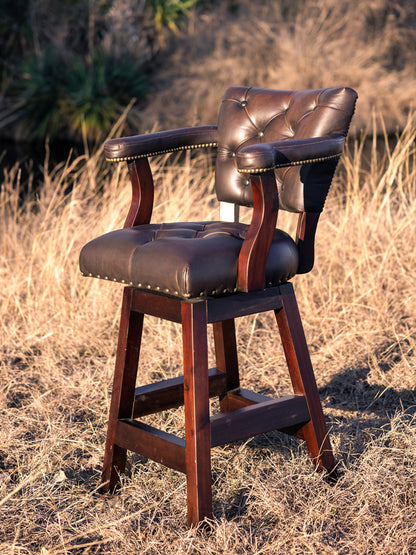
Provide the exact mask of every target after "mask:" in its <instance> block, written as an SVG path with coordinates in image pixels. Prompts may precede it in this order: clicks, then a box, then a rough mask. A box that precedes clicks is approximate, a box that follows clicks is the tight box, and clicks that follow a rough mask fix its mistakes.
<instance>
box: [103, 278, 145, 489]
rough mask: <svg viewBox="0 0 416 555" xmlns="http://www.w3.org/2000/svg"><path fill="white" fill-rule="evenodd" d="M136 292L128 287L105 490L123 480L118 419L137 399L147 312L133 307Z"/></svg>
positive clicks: (123, 455)
mask: <svg viewBox="0 0 416 555" xmlns="http://www.w3.org/2000/svg"><path fill="white" fill-rule="evenodd" d="M133 296H134V289H132V288H130V287H125V289H124V293H123V303H122V308H121V317H120V328H119V335H118V346H117V354H116V365H115V372H114V381H113V391H112V395H111V404H110V414H109V419H108V428H107V441H106V446H105V452H104V463H103V472H102V478H101V479H102V484H103V485H102V487H101V491H102V492H103V493H105V492H108V491H114V489H115V488H116V487H117V485H118V484H119V481H120V474H121V473H122V472H124V470H125V466H126V455H127V452H126V449H122V448H121V447H119V446H118V445H116V444H115V443H114V442H115V438H116V429H117V421H118V420H119V419H120V418H131V416H132V409H133V403H134V390H135V386H136V376H137V366H138V362H139V354H140V344H141V336H142V330H143V314H142V313H139V312H132V311H131V305H132V300H133Z"/></svg>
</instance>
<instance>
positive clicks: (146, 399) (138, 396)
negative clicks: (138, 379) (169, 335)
mask: <svg viewBox="0 0 416 555" xmlns="http://www.w3.org/2000/svg"><path fill="white" fill-rule="evenodd" d="M208 377H209V396H210V397H215V396H217V395H223V394H224V393H225V391H226V374H225V372H218V369H217V368H210V369H209V370H208ZM183 403H184V394H183V376H179V377H177V378H171V379H169V380H163V381H160V382H156V383H152V384H149V385H144V386H141V387H137V388H136V391H135V398H134V408H133V418H137V417H138V416H145V415H147V414H153V413H155V412H160V411H162V410H168V409H172V408H175V407H179V406H181V405H183Z"/></svg>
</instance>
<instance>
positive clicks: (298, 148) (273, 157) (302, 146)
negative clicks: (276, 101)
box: [236, 135, 345, 174]
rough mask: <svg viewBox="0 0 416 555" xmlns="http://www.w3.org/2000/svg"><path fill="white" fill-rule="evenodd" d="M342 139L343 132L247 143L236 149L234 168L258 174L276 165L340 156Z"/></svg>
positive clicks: (320, 160) (285, 165)
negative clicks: (247, 144) (323, 135)
mask: <svg viewBox="0 0 416 555" xmlns="http://www.w3.org/2000/svg"><path fill="white" fill-rule="evenodd" d="M344 142H345V137H344V135H331V136H328V137H316V138H311V139H285V140H283V141H275V142H270V143H259V144H255V145H250V146H246V147H244V148H242V149H241V150H239V151H238V152H237V158H236V161H237V169H238V171H239V172H240V173H250V174H261V173H265V172H268V171H270V170H273V169H275V168H283V167H287V166H299V165H302V164H312V163H318V162H325V161H327V160H332V159H334V158H338V157H339V156H341V154H342V149H343V146H344Z"/></svg>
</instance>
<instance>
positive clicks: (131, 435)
mask: <svg viewBox="0 0 416 555" xmlns="http://www.w3.org/2000/svg"><path fill="white" fill-rule="evenodd" d="M116 444H117V445H118V446H120V447H122V448H123V449H128V450H129V451H134V452H135V453H139V454H140V455H143V456H144V457H147V458H149V459H152V460H153V461H156V462H159V463H161V464H163V465H165V466H168V467H169V468H173V469H174V470H179V472H186V464H185V440H183V439H182V438H180V437H177V436H174V435H172V434H168V433H167V432H163V431H162V430H158V429H157V428H154V427H153V426H148V425H147V424H144V423H143V422H137V421H136V420H119V421H118V422H117V431H116Z"/></svg>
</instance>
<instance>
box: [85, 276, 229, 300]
mask: <svg viewBox="0 0 416 555" xmlns="http://www.w3.org/2000/svg"><path fill="white" fill-rule="evenodd" d="M81 275H82V276H83V277H95V278H98V279H105V280H111V281H115V282H118V283H126V281H125V280H124V279H121V280H118V279H117V278H109V277H108V276H105V277H101V276H100V275H96V276H94V275H93V274H91V273H89V274H85V273H84V272H81ZM129 285H133V282H132V281H129ZM136 287H137V288H138V289H153V290H154V291H164V292H165V293H170V294H175V295H177V296H179V292H178V291H170V289H161V287H160V286H159V285H157V286H156V287H152V286H151V285H142V284H141V283H138V284H137V285H136ZM233 291H234V293H235V292H236V291H237V288H235V289H234V290H231V289H224V290H223V293H232V292H233ZM215 293H216V292H215V291H212V294H213V295H215ZM205 295H206V293H204V292H203V291H202V292H201V293H200V294H199V296H200V297H205ZM181 296H182V297H184V298H186V299H189V298H190V297H191V294H190V293H184V294H183V295H181ZM195 297H197V295H195Z"/></svg>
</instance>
